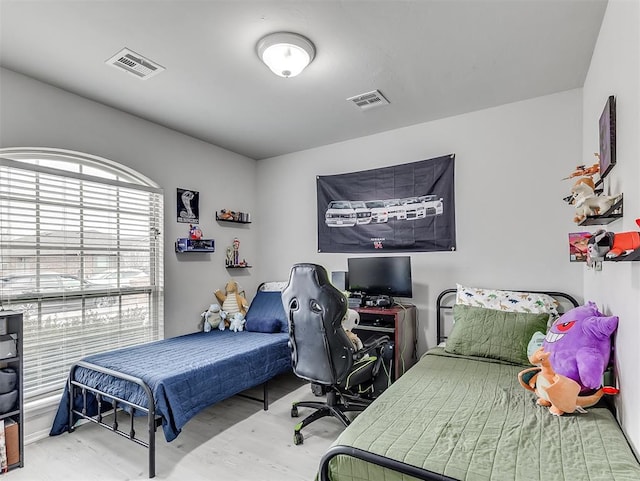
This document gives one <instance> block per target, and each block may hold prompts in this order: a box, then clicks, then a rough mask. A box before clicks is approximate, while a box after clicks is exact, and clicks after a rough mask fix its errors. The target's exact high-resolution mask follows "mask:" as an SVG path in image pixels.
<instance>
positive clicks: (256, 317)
mask: <svg viewBox="0 0 640 481" xmlns="http://www.w3.org/2000/svg"><path fill="white" fill-rule="evenodd" d="M245 319H246V320H247V323H246V328H247V330H248V331H254V332H288V331H289V322H288V321H287V315H286V314H285V312H284V307H283V305H282V293H281V292H280V291H258V292H257V293H256V295H255V297H254V298H253V300H252V301H251V305H250V306H249V310H248V311H247V315H246V316H245ZM274 320H275V321H277V322H278V328H277V329H276V330H275V331H274V330H269V329H271V328H272V327H271V324H272V323H273V322H274ZM262 324H264V326H262ZM259 326H260V327H259Z"/></svg>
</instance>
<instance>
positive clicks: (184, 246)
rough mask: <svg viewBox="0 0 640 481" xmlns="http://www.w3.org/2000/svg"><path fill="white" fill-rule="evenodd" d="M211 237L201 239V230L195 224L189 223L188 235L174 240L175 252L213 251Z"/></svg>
mask: <svg viewBox="0 0 640 481" xmlns="http://www.w3.org/2000/svg"><path fill="white" fill-rule="evenodd" d="M215 250H216V249H215V242H214V241H213V239H203V238H202V230H201V229H200V227H198V226H197V225H193V224H189V237H179V238H178V240H176V252H215Z"/></svg>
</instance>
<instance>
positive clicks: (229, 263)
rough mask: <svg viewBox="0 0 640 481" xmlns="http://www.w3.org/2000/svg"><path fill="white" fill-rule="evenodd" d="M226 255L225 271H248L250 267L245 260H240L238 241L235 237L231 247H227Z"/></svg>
mask: <svg viewBox="0 0 640 481" xmlns="http://www.w3.org/2000/svg"><path fill="white" fill-rule="evenodd" d="M226 254H227V255H226V258H225V260H224V266H225V267H226V268H227V269H248V268H249V267H252V266H250V265H249V263H248V262H247V260H246V259H240V240H238V238H237V237H236V238H234V239H233V245H230V246H229V247H227V251H226Z"/></svg>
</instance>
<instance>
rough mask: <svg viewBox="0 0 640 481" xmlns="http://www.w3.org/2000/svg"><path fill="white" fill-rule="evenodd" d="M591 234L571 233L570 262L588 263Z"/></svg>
mask: <svg viewBox="0 0 640 481" xmlns="http://www.w3.org/2000/svg"><path fill="white" fill-rule="evenodd" d="M589 237H591V233H590V232H571V233H570V234H569V260H570V261H571V262H587V243H588V242H589Z"/></svg>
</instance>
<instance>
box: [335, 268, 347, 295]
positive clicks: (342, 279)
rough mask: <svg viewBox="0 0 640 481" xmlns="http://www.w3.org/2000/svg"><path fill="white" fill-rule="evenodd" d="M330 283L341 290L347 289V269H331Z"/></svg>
mask: <svg viewBox="0 0 640 481" xmlns="http://www.w3.org/2000/svg"><path fill="white" fill-rule="evenodd" d="M331 284H333V285H334V286H336V287H337V288H338V289H340V290H341V291H346V290H347V285H348V284H349V283H348V282H347V271H332V272H331Z"/></svg>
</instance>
